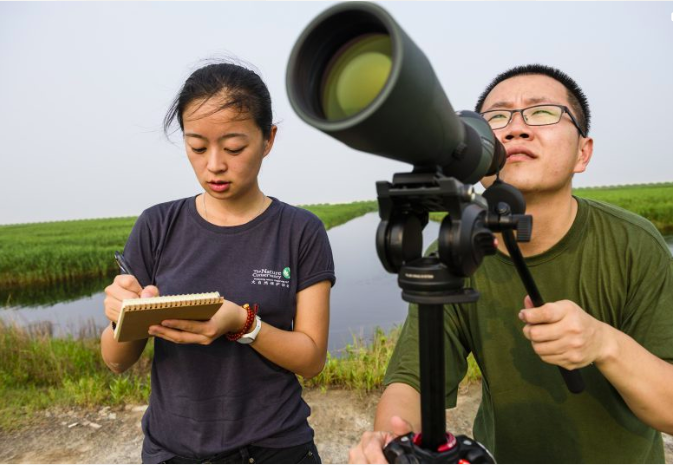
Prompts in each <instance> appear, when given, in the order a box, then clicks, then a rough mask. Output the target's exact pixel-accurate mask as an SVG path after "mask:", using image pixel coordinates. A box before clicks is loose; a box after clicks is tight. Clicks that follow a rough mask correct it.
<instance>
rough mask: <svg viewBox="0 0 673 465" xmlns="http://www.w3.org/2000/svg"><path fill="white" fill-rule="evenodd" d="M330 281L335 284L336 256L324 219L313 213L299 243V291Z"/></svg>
mask: <svg viewBox="0 0 673 465" xmlns="http://www.w3.org/2000/svg"><path fill="white" fill-rule="evenodd" d="M320 281H329V282H330V283H332V286H334V283H335V282H336V276H335V274H334V258H333V257H332V248H331V247H330V244H329V238H328V237H327V231H325V226H323V224H322V221H320V220H319V219H318V218H317V217H315V216H313V215H311V220H310V221H309V222H308V224H307V226H306V229H305V230H304V234H303V235H302V238H301V242H300V244H299V269H298V270H297V283H298V287H297V292H299V291H301V290H304V289H306V288H307V287H310V286H312V285H313V284H316V283H319V282H320Z"/></svg>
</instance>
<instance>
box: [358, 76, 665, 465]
mask: <svg viewBox="0 0 673 465" xmlns="http://www.w3.org/2000/svg"><path fill="white" fill-rule="evenodd" d="M476 111H478V112H480V113H482V114H483V115H484V117H485V118H486V119H487V120H488V121H489V123H490V124H491V127H492V128H493V129H494V132H495V134H496V137H498V139H499V140H500V142H502V143H503V145H504V146H505V148H506V150H507V156H508V158H507V163H506V165H505V167H504V169H503V170H502V171H501V178H502V180H503V181H505V182H508V183H510V184H513V185H514V186H515V187H517V188H518V189H519V190H520V191H521V192H522V193H523V194H524V196H525V198H526V203H527V211H526V213H527V214H530V215H532V216H533V218H534V223H533V224H534V228H533V236H532V240H531V241H530V242H529V243H521V244H520V247H521V251H522V253H523V255H524V257H526V262H527V264H528V266H529V268H530V270H531V273H532V275H533V277H534V279H535V280H536V283H537V285H538V287H539V289H540V293H541V295H542V296H543V297H544V298H545V299H546V302H548V303H547V304H546V305H544V306H542V307H539V308H533V304H532V303H531V301H530V299H529V297H528V296H527V295H526V291H525V289H524V287H523V285H522V284H521V283H520V281H519V279H518V275H517V273H516V271H515V269H514V266H513V263H512V262H511V260H510V259H509V257H508V255H507V252H506V249H505V247H504V245H503V241H502V240H499V245H498V249H499V251H498V254H497V255H496V256H490V257H487V258H486V259H485V260H484V263H483V265H482V266H481V267H480V268H479V270H477V272H476V274H475V276H474V277H473V278H471V279H470V283H469V286H470V287H474V288H476V289H477V290H479V291H480V293H481V297H480V299H479V301H478V302H477V303H475V304H468V305H460V306H455V307H452V306H446V308H445V351H446V363H447V379H446V393H447V394H446V405H447V407H453V406H455V403H456V396H457V388H458V384H459V382H460V380H461V379H462V378H463V376H464V374H465V371H466V367H467V363H466V357H467V355H468V354H469V353H470V352H472V353H473V354H474V357H475V359H476V360H477V363H478V364H479V366H480V368H481V371H482V376H483V378H482V390H483V397H482V403H481V406H480V409H479V412H478V413H477V417H476V419H475V423H474V436H475V439H477V440H478V441H480V442H481V443H482V444H484V445H485V446H486V447H487V448H488V449H489V450H490V451H491V452H492V453H493V454H494V456H495V458H496V460H497V461H498V462H518V463H526V462H537V463H542V462H562V463H563V462H565V463H577V462H585V463H586V462H602V463H614V462H621V463H636V462H646V463H655V462H662V463H663V461H664V451H663V442H662V438H661V434H660V433H659V431H664V432H668V433H673V364H672V363H673V259H672V258H671V254H670V251H669V250H668V248H667V246H666V244H665V242H664V241H663V239H662V238H661V235H660V234H659V233H658V232H657V231H656V229H655V228H654V227H653V226H652V225H651V224H650V223H649V222H647V221H646V220H644V219H643V218H641V217H639V216H637V215H634V214H632V213H629V212H626V211H624V210H622V209H619V208H617V207H614V206H610V205H607V204H604V203H600V202H595V201H589V200H583V199H578V198H576V197H573V196H572V193H571V180H572V177H573V175H574V174H575V173H581V172H583V171H584V170H585V169H586V167H587V165H588V163H589V161H590V160H591V155H592V150H593V140H592V139H591V138H590V137H588V131H589V108H588V104H587V101H586V98H585V97H584V94H583V93H582V91H581V90H580V88H579V87H578V86H577V84H576V83H575V82H574V81H573V80H572V79H570V78H569V77H568V76H567V75H565V74H564V73H562V72H560V71H558V70H556V69H553V68H549V67H546V66H541V65H529V66H522V67H517V68H514V69H512V70H509V71H507V72H505V73H503V74H501V75H500V76H498V77H497V78H496V79H495V80H494V81H493V82H492V83H491V85H489V86H488V88H487V89H486V91H485V92H484V93H483V94H482V96H481V98H480V99H479V102H478V104H477V108H476ZM492 182H493V179H485V180H484V184H485V185H486V186H488V185H490V184H491V183H492ZM522 307H524V308H523V309H522ZM418 363H419V362H418V314H417V309H415V308H412V309H411V311H410V314H409V317H408V319H407V321H406V323H405V326H404V329H403V331H402V335H401V337H400V341H399V342H398V345H397V347H396V350H395V353H394V355H393V357H392V359H391V362H390V365H389V367H388V372H387V375H386V379H385V383H386V385H387V388H386V390H385V392H384V393H383V395H382V397H381V400H380V403H379V406H378V410H377V414H376V421H375V425H374V429H375V430H376V432H368V433H365V434H364V435H363V437H362V440H361V442H360V444H359V445H358V446H356V447H355V448H353V449H352V450H351V454H350V461H351V462H371V463H374V462H383V461H385V459H384V457H383V455H382V452H381V450H382V447H383V446H384V445H385V444H387V443H388V442H389V441H390V440H391V439H392V438H394V437H396V436H399V435H401V434H405V433H407V432H409V431H410V430H415V431H419V430H420V394H419V392H418V391H419V389H420V387H419V374H418V372H419V368H418ZM555 365H558V366H561V367H564V368H566V369H569V370H572V369H579V368H581V373H582V376H583V378H584V381H585V384H586V389H585V391H584V392H583V393H581V394H577V395H576V394H571V393H570V392H569V391H568V390H567V388H566V386H565V384H564V382H563V379H562V378H561V376H560V374H559V371H558V369H557V367H556V366H555ZM449 425H450V422H449Z"/></svg>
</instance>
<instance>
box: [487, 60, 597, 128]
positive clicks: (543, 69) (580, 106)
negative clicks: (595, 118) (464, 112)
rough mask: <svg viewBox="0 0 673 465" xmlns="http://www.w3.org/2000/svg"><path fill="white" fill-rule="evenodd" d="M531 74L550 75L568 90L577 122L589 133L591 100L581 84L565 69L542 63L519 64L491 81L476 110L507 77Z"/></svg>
mask: <svg viewBox="0 0 673 465" xmlns="http://www.w3.org/2000/svg"><path fill="white" fill-rule="evenodd" d="M530 74H542V75H544V76H549V77H550V78H552V79H555V80H557V81H558V82H560V83H561V84H563V86H564V87H565V88H566V90H567V91H568V103H569V104H570V108H571V109H572V110H573V112H574V115H573V116H575V118H576V119H577V123H578V124H579V126H580V127H581V128H582V131H584V134H589V123H590V119H591V112H590V111H589V102H588V101H587V97H586V95H584V92H582V89H580V86H578V85H577V83H576V82H575V81H574V80H573V79H572V78H571V77H570V76H568V75H567V74H566V73H564V72H563V71H561V70H559V69H556V68H552V67H551V66H545V65H540V64H532V65H523V66H517V67H515V68H512V69H509V70H507V71H505V72H504V73H501V74H499V75H497V76H496V77H495V79H493V81H491V83H490V84H489V85H488V87H486V90H484V92H482V94H481V95H480V96H479V100H478V101H477V105H476V107H475V111H477V112H481V108H482V107H483V106H484V100H486V97H487V96H488V94H490V93H491V91H492V90H493V88H494V87H495V86H497V85H498V84H500V83H501V82H502V81H504V80H505V79H509V78H513V77H515V76H522V75H530Z"/></svg>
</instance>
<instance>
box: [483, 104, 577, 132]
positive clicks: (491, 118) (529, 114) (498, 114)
mask: <svg viewBox="0 0 673 465" xmlns="http://www.w3.org/2000/svg"><path fill="white" fill-rule="evenodd" d="M514 113H521V117H522V118H523V121H524V123H526V124H527V125H528V126H549V125H550V124H556V123H558V122H559V121H561V117H562V116H563V114H564V113H568V116H570V119H571V120H572V122H573V124H574V125H575V127H576V128H577V130H578V131H579V132H580V135H581V136H582V137H586V134H585V133H584V131H583V130H582V128H580V125H579V124H578V123H577V120H576V119H575V117H574V116H573V114H572V113H570V110H568V107H566V106H564V105H535V106H532V107H528V108H523V109H521V110H491V111H485V112H483V113H481V116H483V117H484V118H485V119H486V121H487V122H488V124H489V125H490V126H491V129H502V128H504V127H506V126H507V125H508V124H509V123H510V122H511V121H512V118H513V117H514Z"/></svg>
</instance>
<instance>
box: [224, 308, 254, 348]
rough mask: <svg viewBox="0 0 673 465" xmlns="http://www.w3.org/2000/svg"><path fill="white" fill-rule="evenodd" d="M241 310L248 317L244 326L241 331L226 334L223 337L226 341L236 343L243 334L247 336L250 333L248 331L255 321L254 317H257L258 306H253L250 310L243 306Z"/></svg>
mask: <svg viewBox="0 0 673 465" xmlns="http://www.w3.org/2000/svg"><path fill="white" fill-rule="evenodd" d="M243 308H244V309H246V310H247V311H248V316H247V318H246V319H245V325H244V326H243V329H242V330H240V331H239V332H237V333H227V334H225V336H226V337H227V339H229V340H230V341H238V340H239V339H240V338H241V337H242V336H243V335H244V334H248V333H249V332H250V329H251V328H252V324H253V323H254V321H255V316H257V311H258V310H259V305H257V304H255V306H254V307H252V308H250V305H248V304H245V305H243Z"/></svg>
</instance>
